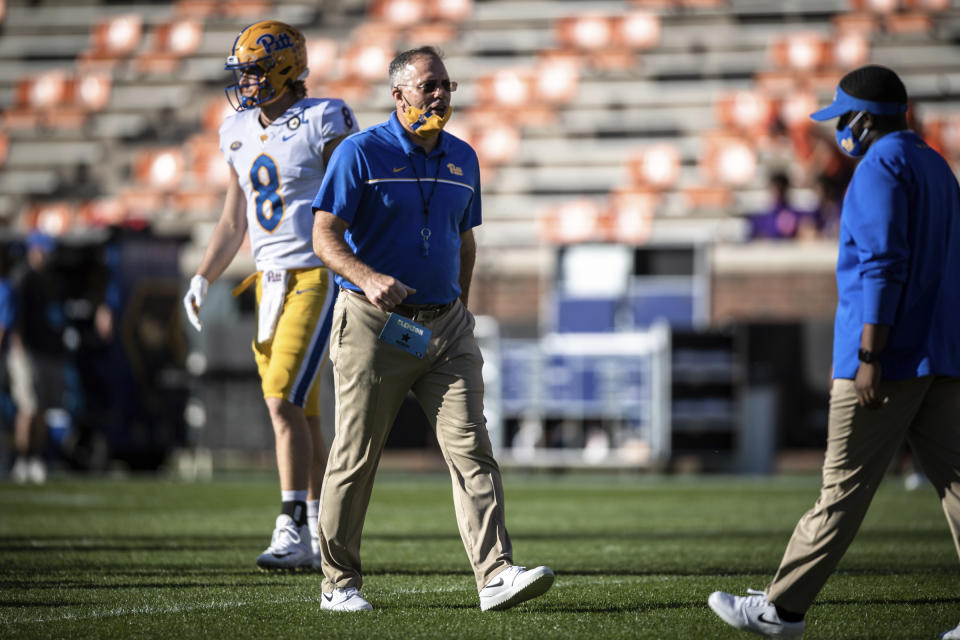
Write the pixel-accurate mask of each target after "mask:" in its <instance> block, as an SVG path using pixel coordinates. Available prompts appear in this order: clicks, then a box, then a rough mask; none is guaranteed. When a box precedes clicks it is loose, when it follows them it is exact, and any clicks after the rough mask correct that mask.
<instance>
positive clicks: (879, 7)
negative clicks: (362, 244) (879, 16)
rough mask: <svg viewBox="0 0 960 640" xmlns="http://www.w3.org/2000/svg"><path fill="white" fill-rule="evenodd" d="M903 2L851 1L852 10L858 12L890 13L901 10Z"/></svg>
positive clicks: (899, 0)
mask: <svg viewBox="0 0 960 640" xmlns="http://www.w3.org/2000/svg"><path fill="white" fill-rule="evenodd" d="M900 5H901V0H850V8H851V9H854V10H858V11H873V12H875V13H889V12H891V11H896V10H897V9H899V8H900Z"/></svg>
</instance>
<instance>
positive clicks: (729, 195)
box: [0, 0, 960, 249]
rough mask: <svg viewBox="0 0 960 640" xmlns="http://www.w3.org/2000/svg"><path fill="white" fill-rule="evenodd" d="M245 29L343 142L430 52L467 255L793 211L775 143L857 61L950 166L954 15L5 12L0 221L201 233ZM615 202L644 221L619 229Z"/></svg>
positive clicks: (783, 140)
mask: <svg viewBox="0 0 960 640" xmlns="http://www.w3.org/2000/svg"><path fill="white" fill-rule="evenodd" d="M265 16H273V17H276V18H278V19H281V20H285V21H288V22H291V23H293V24H296V25H298V26H300V27H301V28H302V29H303V30H304V32H305V33H306V35H307V36H308V41H309V42H311V43H312V49H311V55H312V62H311V67H312V68H313V69H314V73H313V76H312V77H311V79H310V89H311V92H312V93H313V94H315V95H317V94H321V93H325V92H327V91H329V92H331V93H339V94H340V95H345V96H346V97H347V98H348V99H350V100H351V103H352V104H353V106H354V108H355V110H356V111H357V114H358V117H359V119H360V122H361V124H372V123H375V122H377V121H379V120H381V119H382V118H383V117H384V115H385V113H386V112H388V110H389V109H390V107H391V103H390V101H389V96H388V94H387V93H386V92H385V91H381V90H378V89H382V88H383V86H382V85H383V80H382V78H383V75H384V70H385V63H386V61H388V60H389V58H390V57H391V56H392V54H393V53H394V52H395V51H396V49H397V48H400V47H405V46H408V45H413V44H420V43H422V42H426V41H430V42H437V43H438V44H440V45H441V46H442V48H443V49H444V50H445V52H446V54H447V57H448V59H447V62H448V67H449V68H450V69H451V71H452V72H453V73H454V74H455V75H456V76H457V78H458V79H459V80H460V81H461V87H462V88H461V90H460V91H459V92H458V94H457V96H456V101H455V106H456V108H457V110H458V115H457V117H456V118H455V119H454V120H453V121H452V123H451V130H452V131H454V132H456V133H458V134H460V135H463V136H464V137H466V138H467V139H469V140H470V141H471V142H473V143H474V144H475V145H476V146H477V148H478V150H479V151H480V155H481V159H482V161H483V162H484V164H485V167H486V170H485V176H484V177H485V188H484V197H485V211H486V224H485V225H484V227H483V229H482V231H481V235H480V239H481V241H482V242H483V243H484V244H485V245H486V246H502V247H517V248H523V247H529V248H531V249H532V248H535V247H537V246H539V245H541V243H542V242H543V241H544V240H549V241H559V242H564V241H570V240H583V239H596V240H610V239H617V238H612V236H611V234H615V233H618V230H623V229H624V228H636V227H637V224H638V221H640V225H641V226H642V227H643V228H644V229H645V232H644V234H643V237H644V239H646V240H652V241H657V240H675V239H678V238H689V237H706V238H712V239H715V240H733V241H736V240H740V239H742V238H743V237H744V227H743V225H742V224H741V222H742V221H741V215H742V214H743V213H745V212H747V211H750V210H755V209H757V208H759V207H760V206H761V205H762V202H763V198H764V185H765V181H766V174H767V173H768V171H769V170H770V168H771V167H773V166H784V165H786V166H790V167H793V173H794V174H795V175H794V176H793V177H794V178H795V183H796V184H797V186H798V187H799V190H800V191H803V190H804V189H807V188H809V187H810V186H811V185H812V181H813V179H814V175H813V174H812V173H811V171H812V169H810V168H809V167H805V166H804V162H803V161H802V160H800V159H798V157H797V152H796V149H794V148H792V146H791V141H790V138H789V137H786V136H782V135H781V136H778V135H777V133H776V131H775V126H774V125H775V124H778V125H779V126H781V127H786V128H792V127H800V128H809V126H810V125H809V123H808V122H807V121H806V117H805V116H806V113H804V112H805V110H806V109H807V108H809V106H810V105H811V104H816V102H817V101H818V100H823V99H824V98H825V97H826V96H827V94H828V93H829V92H830V90H831V89H832V87H833V86H834V84H835V81H836V79H837V77H838V76H839V74H840V73H841V72H842V70H843V69H846V68H849V67H851V66H855V65H856V64H861V63H863V62H866V61H868V60H869V61H872V62H877V63H880V64H889V65H891V66H896V67H897V68H898V70H899V71H900V72H901V74H902V75H903V77H904V78H905V80H906V82H907V84H908V86H909V88H910V89H911V91H912V93H913V96H914V98H915V103H916V110H917V112H918V113H919V115H920V117H921V122H923V123H924V124H927V122H929V127H930V129H931V131H933V132H934V133H935V134H937V139H936V140H933V142H934V143H935V144H938V145H939V147H940V148H941V149H942V150H944V151H945V152H946V153H947V154H948V155H950V156H951V159H952V158H953V157H954V156H955V154H956V150H957V148H958V147H957V145H956V144H955V143H956V142H957V138H958V135H957V133H956V130H957V129H958V124H957V118H956V116H955V115H954V111H955V109H954V107H955V106H956V103H957V100H958V94H960V47H957V46H956V44H955V35H956V34H957V33H958V32H960V10H958V8H957V7H956V6H955V3H953V2H945V1H942V0H903V1H897V0H890V1H886V2H882V1H879V0H874V1H871V0H816V1H806V2H798V1H794V0H781V1H779V2H756V1H750V0H726V1H722V0H712V1H692V0H673V1H670V0H661V1H650V0H647V1H643V0H635V1H633V2H630V1H626V0H624V1H606V0H604V1H596V2H592V1H583V0H581V1H572V0H564V1H561V2H554V1H550V2H548V1H546V0H526V1H523V2H512V1H511V2H508V1H504V0H477V1H475V2H470V1H468V0H460V1H453V0H436V1H431V2H426V1H425V0H379V1H377V2H372V3H363V2H357V1H350V2H334V1H329V2H325V3H323V4H322V5H314V4H311V3H302V2H295V1H290V0H278V1H267V0H251V1H248V2H239V3H237V2H217V1H215V0H204V1H201V0H192V1H190V0H182V1H181V2H177V3H173V4H170V3H159V2H131V3H117V2H110V3H101V2H95V1H91V2H85V3H75V2H71V3H64V2H59V1H56V0H44V1H40V2H30V3H27V2H16V1H11V2H9V3H8V6H7V7H6V11H5V12H4V14H3V22H2V29H3V37H2V38H0V109H2V111H3V125H2V129H0V131H2V134H3V136H4V138H5V139H6V140H7V146H8V148H7V151H6V153H5V154H4V156H3V166H2V170H3V177H2V178H0V219H2V220H3V221H4V223H5V224H6V225H7V226H8V227H12V228H15V229H22V228H23V224H24V223H23V221H24V212H26V211H27V210H29V209H30V207H31V206H35V205H36V204H37V203H38V202H45V201H50V200H66V201H73V205H74V206H82V205H83V204H85V203H84V202H77V201H76V200H77V198H74V197H72V196H71V193H78V192H80V193H83V194H85V195H89V194H92V193H95V197H96V199H98V200H100V201H115V202H114V208H115V209H126V210H127V213H126V215H129V216H138V217H145V218H146V219H148V220H150V221H151V222H153V223H154V224H155V225H156V226H157V227H158V228H160V229H165V228H166V229H174V230H176V231H178V232H183V231H189V230H190V229H192V228H193V227H195V226H197V225H198V224H199V225H201V228H202V225H203V223H209V222H210V221H212V220H214V219H215V218H216V216H217V214H218V212H219V206H218V204H217V200H218V198H217V197H216V195H217V192H218V190H220V189H222V182H219V181H216V180H214V181H213V183H212V186H210V185H211V181H210V180H208V179H206V178H207V175H208V172H209V165H210V164H211V163H213V162H215V160H214V159H211V154H210V153H209V149H210V141H211V140H213V141H215V135H216V126H217V124H218V122H219V116H220V114H222V113H223V111H222V109H223V104H221V105H220V106H219V107H216V106H215V107H209V105H211V104H214V105H215V104H217V102H218V100H222V94H221V93H220V90H221V88H222V85H223V84H224V81H225V74H224V72H223V69H222V59H223V56H224V55H225V54H224V52H225V51H226V48H227V47H229V44H230V42H231V39H232V37H233V35H234V34H235V33H236V32H237V31H238V30H239V29H240V28H242V26H244V25H245V24H247V23H248V22H249V21H251V20H255V19H257V18H260V17H265ZM210 109H212V110H213V113H214V116H213V117H211V116H210V115H209V114H208V113H207V112H208V111H209V110H210ZM177 147H179V148H180V151H179V156H180V157H178V158H176V159H173V158H172V156H171V153H173V151H169V150H175V149H176V148H177ZM158 149H167V150H168V153H165V154H164V153H157V150H158ZM145 154H147V155H153V156H154V157H155V158H156V159H157V161H158V162H161V163H166V164H165V165H163V166H161V167H159V168H157V169H156V170H150V169H144V168H142V166H141V165H142V163H143V162H144V159H143V156H144V155H145ZM213 155H214V156H215V154H213ZM138 163H139V164H138ZM644 163H645V164H644ZM181 164H182V166H180V165H181ZM638 164H639V165H640V166H638ZM77 165H86V166H87V167H88V169H89V170H88V171H85V172H83V175H84V177H85V180H87V181H89V184H86V185H83V188H80V187H81V185H77V184H74V183H73V182H72V181H71V180H72V177H73V175H74V174H75V173H76V171H75V170H74V169H75V168H76V166H77ZM137 167H141V168H139V169H138V168H137ZM164 167H165V168H164ZM171 172H172V173H171ZM151 176H152V178H151ZM151 180H155V181H159V182H151ZM624 191H626V192H628V193H629V192H635V193H636V192H639V193H641V194H646V195H647V196H648V197H646V198H634V199H633V200H632V202H633V205H634V206H627V207H624V206H622V205H620V206H617V202H616V201H617V200H618V196H617V194H621V193H623V192H624ZM132 192H133V193H134V194H135V195H131V194H132ZM151 192H152V193H153V194H154V196H155V195H156V193H157V192H159V193H161V194H162V195H163V197H148V196H149V195H150V193H151ZM202 192H205V193H202ZM584 198H586V199H587V200H588V201H589V203H590V204H589V205H586V206H584V205H583V203H582V202H581V206H573V207H571V206H570V203H571V202H574V203H576V202H578V201H582V200H583V199H584ZM88 199H93V198H88ZM621 200H622V198H621ZM641 201H642V202H641ZM638 202H639V203H641V204H639V205H638V204H637V203H638ZM589 209H596V212H595V213H590V212H589V211H587V210H589ZM558 215H562V216H570V215H582V216H586V217H585V218H584V219H583V220H580V221H578V222H576V223H574V224H566V225H563V227H564V228H566V227H571V228H576V229H578V230H579V231H578V232H577V233H578V234H579V235H576V236H574V237H571V238H564V237H560V236H558V234H557V233H556V232H555V231H556V230H554V232H551V233H550V234H549V235H545V234H544V232H543V229H544V227H545V226H546V227H549V226H551V225H550V224H549V222H550V221H551V220H553V219H554V218H555V217H556V216H558ZM621 216H622V217H624V218H625V221H621V220H619V218H620V217H621ZM545 221H546V222H547V224H545ZM79 223H80V222H78V224H79Z"/></svg>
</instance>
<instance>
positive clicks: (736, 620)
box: [707, 589, 806, 638]
mask: <svg viewBox="0 0 960 640" xmlns="http://www.w3.org/2000/svg"><path fill="white" fill-rule="evenodd" d="M747 593H748V594H750V595H748V596H747V597H742V596H735V595H732V594H729V593H724V592H723V591H714V592H713V593H711V594H710V597H709V598H707V604H709V605H710V608H711V609H713V612H714V613H715V614H717V615H718V616H720V618H721V619H722V620H723V621H724V622H726V623H727V624H729V625H730V626H731V627H736V628H737V629H742V630H743V631H752V632H754V633H759V634H760V635H762V636H767V637H768V638H799V637H800V636H801V634H803V628H804V627H805V626H806V623H805V622H804V621H803V620H801V621H800V622H786V621H784V620H781V619H780V616H779V615H777V608H776V607H775V606H773V604H772V603H770V602H768V601H767V596H766V595H764V593H763V591H757V590H755V589H747Z"/></svg>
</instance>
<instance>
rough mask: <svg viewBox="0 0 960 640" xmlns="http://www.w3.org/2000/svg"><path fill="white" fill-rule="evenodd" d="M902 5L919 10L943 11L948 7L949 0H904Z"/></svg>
mask: <svg viewBox="0 0 960 640" xmlns="http://www.w3.org/2000/svg"><path fill="white" fill-rule="evenodd" d="M904 6H906V7H907V8H908V9H918V10H921V11H943V10H945V9H949V8H950V0H904Z"/></svg>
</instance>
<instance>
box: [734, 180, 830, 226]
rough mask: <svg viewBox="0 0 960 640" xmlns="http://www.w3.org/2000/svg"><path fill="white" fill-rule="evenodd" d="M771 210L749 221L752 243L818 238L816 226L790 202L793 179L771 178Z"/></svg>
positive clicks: (755, 215)
mask: <svg viewBox="0 0 960 640" xmlns="http://www.w3.org/2000/svg"><path fill="white" fill-rule="evenodd" d="M769 197H770V206H769V208H768V209H766V210H765V211H761V212H759V213H754V214H751V215H750V216H749V218H750V238H751V239H761V238H765V239H793V238H807V239H809V238H813V237H815V236H816V222H815V220H814V216H813V215H812V214H811V213H810V212H808V211H801V210H799V209H797V208H796V207H794V206H793V205H792V204H791V202H790V178H788V177H787V174H785V173H783V172H776V173H774V174H772V175H771V176H770V188H769Z"/></svg>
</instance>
